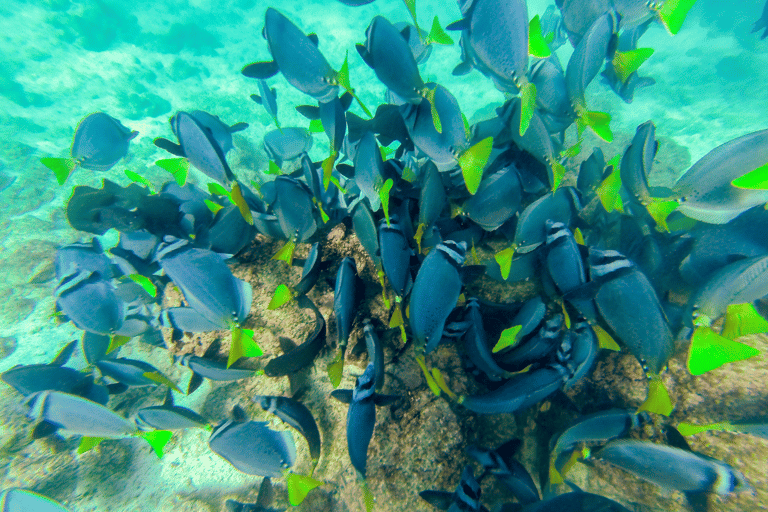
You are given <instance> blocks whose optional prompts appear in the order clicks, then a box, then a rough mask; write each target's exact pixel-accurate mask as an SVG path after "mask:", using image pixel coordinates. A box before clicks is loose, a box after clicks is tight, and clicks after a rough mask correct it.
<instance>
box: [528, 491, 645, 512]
mask: <svg viewBox="0 0 768 512" xmlns="http://www.w3.org/2000/svg"><path fill="white" fill-rule="evenodd" d="M561 510H568V512H631V511H630V509H628V508H627V507H625V506H623V505H622V504H620V503H617V502H615V501H613V500H611V499H608V498H606V497H604V496H600V495H599V494H592V493H588V492H583V491H581V490H577V491H574V492H567V493H565V494H561V495H559V496H555V497H554V498H549V499H547V500H544V501H539V502H537V503H533V504H531V505H528V506H527V507H525V512H558V511H561Z"/></svg>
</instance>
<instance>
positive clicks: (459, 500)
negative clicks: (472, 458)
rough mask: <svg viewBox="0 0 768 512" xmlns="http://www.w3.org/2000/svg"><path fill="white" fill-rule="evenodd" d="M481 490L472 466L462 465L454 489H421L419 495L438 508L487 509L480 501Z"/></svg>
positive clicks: (455, 509) (477, 510)
mask: <svg viewBox="0 0 768 512" xmlns="http://www.w3.org/2000/svg"><path fill="white" fill-rule="evenodd" d="M481 494H482V491H481V489H480V484H479V483H478V481H477V480H476V479H475V475H474V472H473V471H472V466H469V465H467V466H464V471H463V472H462V473H461V480H459V483H458V485H457V486H456V490H455V491H454V492H447V491H433V490H427V491H421V492H420V493H419V496H420V497H421V498H422V499H423V500H424V501H426V502H427V503H429V504H430V505H432V506H433V507H436V508H438V509H440V510H450V511H451V512H454V511H460V510H463V511H473V512H479V511H487V510H488V509H486V508H485V507H484V506H483V505H482V504H481V503H480V495H481Z"/></svg>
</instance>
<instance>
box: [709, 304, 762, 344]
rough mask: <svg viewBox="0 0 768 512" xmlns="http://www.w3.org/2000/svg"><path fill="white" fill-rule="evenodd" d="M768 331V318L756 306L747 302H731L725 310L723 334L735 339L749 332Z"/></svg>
mask: <svg viewBox="0 0 768 512" xmlns="http://www.w3.org/2000/svg"><path fill="white" fill-rule="evenodd" d="M764 332H768V320H766V319H765V318H763V317H762V315H760V313H758V312H757V309H755V306H754V305H752V304H750V303H747V304H731V305H729V306H728V309H726V311H725V325H724V326H723V331H722V332H721V333H720V335H721V336H724V337H726V338H728V339H729V340H735V339H736V338H740V337H742V336H747V335H749V334H759V333H764Z"/></svg>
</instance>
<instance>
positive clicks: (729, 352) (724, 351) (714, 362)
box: [688, 326, 760, 375]
mask: <svg viewBox="0 0 768 512" xmlns="http://www.w3.org/2000/svg"><path fill="white" fill-rule="evenodd" d="M759 354H760V351H759V350H757V349H756V348H754V347H750V346H749V345H746V344H744V343H739V342H738V341H733V340H729V339H728V338H726V337H724V336H720V335H719V334H717V333H716V332H715V331H713V330H712V329H711V328H710V327H705V326H700V327H697V328H696V330H695V331H694V332H693V337H692V338H691V347H690V350H689V351H688V371H690V372H691V375H701V374H704V373H706V372H708V371H710V370H714V369H716V368H720V367H721V366H723V365H725V364H728V363H734V362H736V361H743V360H745V359H750V358H752V357H755V356H757V355H759Z"/></svg>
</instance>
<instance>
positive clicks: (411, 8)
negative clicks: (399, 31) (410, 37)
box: [403, 0, 421, 37]
mask: <svg viewBox="0 0 768 512" xmlns="http://www.w3.org/2000/svg"><path fill="white" fill-rule="evenodd" d="M403 2H404V3H405V6H406V7H407V8H408V12H409V13H410V14H411V18H412V19H413V24H414V25H416V33H418V34H419V37H421V29H420V28H419V22H418V21H416V0H403Z"/></svg>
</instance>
